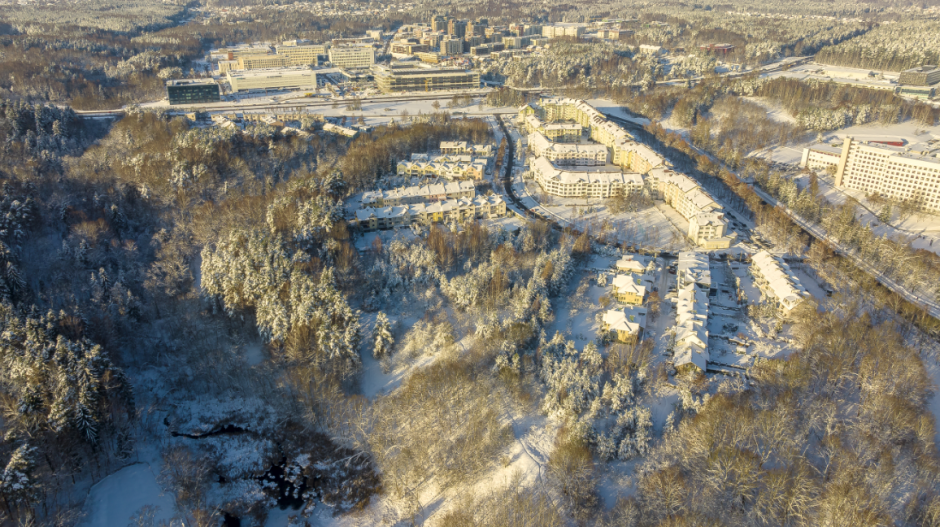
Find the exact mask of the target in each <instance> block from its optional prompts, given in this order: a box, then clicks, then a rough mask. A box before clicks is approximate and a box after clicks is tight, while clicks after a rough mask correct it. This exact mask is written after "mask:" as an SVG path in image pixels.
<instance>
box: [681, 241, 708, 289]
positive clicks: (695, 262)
mask: <svg viewBox="0 0 940 527" xmlns="http://www.w3.org/2000/svg"><path fill="white" fill-rule="evenodd" d="M676 282H677V283H678V287H679V289H683V288H685V287H686V286H689V285H694V286H696V287H698V288H699V289H701V290H702V291H706V292H708V291H710V290H711V288H712V273H711V270H710V269H709V268H708V255H707V254H702V253H698V252H695V251H683V252H681V253H679V259H678V262H677V263H676Z"/></svg>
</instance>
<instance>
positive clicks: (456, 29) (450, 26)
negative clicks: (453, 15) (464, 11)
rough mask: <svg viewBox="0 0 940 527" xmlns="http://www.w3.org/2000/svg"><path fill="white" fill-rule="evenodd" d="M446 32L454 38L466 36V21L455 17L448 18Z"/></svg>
mask: <svg viewBox="0 0 940 527" xmlns="http://www.w3.org/2000/svg"><path fill="white" fill-rule="evenodd" d="M447 34H448V35H450V36H452V37H456V38H464V37H465V36H467V21H466V20H456V19H453V20H450V21H449V22H448V23H447Z"/></svg>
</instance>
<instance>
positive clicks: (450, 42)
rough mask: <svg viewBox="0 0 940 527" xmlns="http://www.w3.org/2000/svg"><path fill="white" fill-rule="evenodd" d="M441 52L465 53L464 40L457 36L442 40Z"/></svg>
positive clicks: (451, 53)
mask: <svg viewBox="0 0 940 527" xmlns="http://www.w3.org/2000/svg"><path fill="white" fill-rule="evenodd" d="M441 53H443V54H444V55H451V56H454V55H460V54H462V53H463V41H462V40H460V39H456V38H449V39H444V40H442V41H441Z"/></svg>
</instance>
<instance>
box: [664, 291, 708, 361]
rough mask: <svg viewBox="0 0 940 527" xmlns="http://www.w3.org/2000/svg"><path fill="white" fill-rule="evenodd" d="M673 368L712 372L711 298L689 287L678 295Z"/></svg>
mask: <svg viewBox="0 0 940 527" xmlns="http://www.w3.org/2000/svg"><path fill="white" fill-rule="evenodd" d="M675 302H676V327H675V340H674V341H673V348H672V364H673V366H675V367H676V369H686V368H694V369H697V370H699V371H702V372H704V371H705V370H706V369H707V368H708V360H709V355H708V294H707V293H706V292H704V291H702V290H700V289H698V288H697V287H696V286H695V285H693V284H689V285H687V286H685V287H684V288H682V289H680V290H679V293H678V294H677V295H676V300H675Z"/></svg>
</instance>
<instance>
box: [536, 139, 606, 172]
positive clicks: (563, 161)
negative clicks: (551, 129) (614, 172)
mask: <svg viewBox="0 0 940 527" xmlns="http://www.w3.org/2000/svg"><path fill="white" fill-rule="evenodd" d="M528 141H529V149H530V150H531V151H532V154H533V155H535V156H536V157H544V158H546V159H548V160H549V161H551V162H552V163H554V164H556V165H564V166H603V165H606V164H607V157H608V150H607V147H606V146H604V145H598V144H587V145H585V144H576V143H555V142H553V141H550V140H549V139H548V138H547V137H545V135H544V134H542V133H541V132H532V133H531V134H529V138H528Z"/></svg>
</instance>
